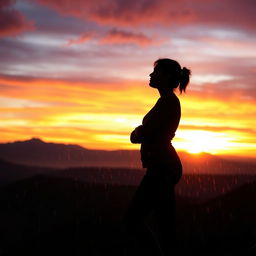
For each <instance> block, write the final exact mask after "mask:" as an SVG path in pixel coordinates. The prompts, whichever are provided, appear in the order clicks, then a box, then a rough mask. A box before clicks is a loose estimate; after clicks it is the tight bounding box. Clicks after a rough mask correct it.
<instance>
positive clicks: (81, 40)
mask: <svg viewBox="0 0 256 256" xmlns="http://www.w3.org/2000/svg"><path fill="white" fill-rule="evenodd" d="M94 36H95V32H86V33H83V34H82V35H81V36H80V37H78V38H77V39H70V40H69V41H68V43H67V46H70V45H73V44H83V43H85V42H87V41H89V40H91V39H93V38H94Z"/></svg>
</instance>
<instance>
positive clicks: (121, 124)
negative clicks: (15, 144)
mask: <svg viewBox="0 0 256 256" xmlns="http://www.w3.org/2000/svg"><path fill="white" fill-rule="evenodd" d="M107 2H109V3H111V5H105V4H103V3H102V2H100V1H88V2H86V3H85V2H84V1H73V2H72V4H71V1H70V3H69V1H50V0H48V1H46V0H41V1H40V0H38V1H35V2H34V3H33V4H32V3H31V2H30V1H17V2H16V4H13V3H12V2H11V1H5V3H3V4H1V6H0V8H1V9H0V14H2V15H5V16H6V17H9V19H6V22H5V23H3V24H2V25H1V26H0V37H1V38H0V52H2V61H1V64H0V66H1V69H0V70H1V72H0V91H1V94H0V132H1V135H2V136H1V138H0V141H1V142H10V141H15V140H25V139H29V138H31V137H39V138H41V139H43V140H45V141H51V142H62V143H76V144H80V145H82V146H84V147H86V148H94V149H139V145H138V144H131V143H130V140H129V136H130V132H131V131H132V130H133V129H134V128H135V127H136V126H138V125H140V124H141V121H142V118H143V116H144V115H145V114H146V113H147V111H149V110H150V108H151V107H152V106H153V105H154V104H155V102H156V101H157V99H158V97H159V95H158V92H157V91H156V90H154V89H152V88H150V87H149V86H148V78H149V77H148V75H149V74H150V73H151V72H152V68H153V62H154V61H155V60H156V59H158V58H161V57H169V58H173V59H176V60H178V61H179V62H180V64H181V65H182V66H186V67H188V68H190V69H191V70H192V80H191V83H190V85H189V87H188V89H187V93H186V94H184V95H181V96H179V94H178V93H177V95H178V96H179V98H180V101H181V105H182V117H181V122H180V126H179V128H178V130H177V132H176V137H175V138H174V140H173V144H174V146H175V147H176V148H177V150H185V151H188V152H191V153H197V152H202V151H204V152H208V153H212V154H227V155H237V156H250V157H255V153H256V141H255V135H256V129H255V127H256V118H255V116H256V109H255V98H256V97H255V96H256V94H255V64H256V52H255V41H256V40H255V39H256V37H255V31H256V30H255V28H254V26H255V25H253V24H252V23H253V22H252V21H253V18H252V17H253V14H252V13H251V9H252V5H254V3H253V2H252V1H248V0H247V1H243V3H241V1H238V0H236V1H233V2H232V8H230V5H229V4H231V2H230V1H227V2H225V3H223V1H220V0H219V1H213V0H212V1H205V2H204V3H201V5H198V3H199V2H200V1H199V0H194V1H183V2H184V3H183V5H182V7H181V6H179V4H178V3H176V4H172V5H171V6H169V4H168V3H169V1H165V0H164V1H154V0H150V1H148V5H147V7H145V4H143V3H144V2H145V1H142V0H140V1H130V4H124V2H123V1H122V2H121V1H118V0H113V1H110V0H109V1H107ZM228 3H229V4H228ZM82 7H83V8H82ZM217 7H218V8H217ZM166 8H167V9H168V8H171V9H172V10H178V11H176V12H174V13H173V16H172V17H169V16H168V15H169V13H170V12H168V10H167V9H166ZM181 8H184V10H183V12H182V11H181ZM79 10H82V11H80V12H79ZM219 10H221V11H220V12H219ZM117 12H118V13H119V14H120V15H115V13H117ZM224 14H225V15H224ZM216 16H217V17H216ZM234 16H236V19H237V20H233V18H232V17H234Z"/></svg>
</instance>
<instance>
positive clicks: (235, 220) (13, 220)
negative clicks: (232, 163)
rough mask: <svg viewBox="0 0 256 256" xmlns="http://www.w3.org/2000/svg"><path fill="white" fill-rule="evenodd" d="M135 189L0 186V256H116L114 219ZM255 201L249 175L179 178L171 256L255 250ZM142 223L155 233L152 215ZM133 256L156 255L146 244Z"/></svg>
mask: <svg viewBox="0 0 256 256" xmlns="http://www.w3.org/2000/svg"><path fill="white" fill-rule="evenodd" d="M240 181H243V182H240ZM220 183H221V185H220ZM223 184H225V186H224V185H223ZM209 187H210V188H211V189H210V190H209ZM135 189H136V185H130V186H129V185H114V184H112V185H110V184H93V183H88V182H85V181H81V180H79V179H74V178H71V177H56V176H49V175H48V176H47V175H37V176H34V177H30V178H27V179H23V180H19V181H15V182H13V183H11V184H8V185H5V186H2V187H1V188H0V201H1V204H0V227H1V228H0V255H1V256H2V255H3V256H9V255H33V256H34V255H55V256H56V255H72V256H77V255H89V256H98V255H99V256H101V255H106V256H107V255H123V254H122V250H121V248H120V247H119V246H118V242H117V241H118V239H119V238H120V236H121V225H120V223H121V220H122V216H123V214H124V212H125V210H126V209H127V207H128V205H129V202H130V200H131V198H132V195H133V193H134V192H135ZM198 191H199V192H200V193H198ZM209 191H210V192H211V193H210V192H209ZM255 198H256V183H255V176H251V177H249V176H246V177H245V176H239V175H238V176H214V175H211V176H209V175H208V176H205V175H193V176H189V175H187V176H186V175H185V176H184V177H183V180H182V182H181V185H179V186H178V187H177V237H178V242H177V244H178V251H179V253H178V254H174V255H188V254H189V255H191V254H195V255H256V248H255V247H254V246H255V244H256V204H255ZM146 222H147V225H148V226H149V227H150V228H151V230H152V231H153V232H154V226H155V222H154V214H152V215H151V216H150V217H149V218H148V220H147V221H146ZM155 232H156V233H157V231H155ZM139 252H140V253H139ZM132 255H156V253H155V252H154V250H153V249H152V247H151V244H148V246H146V247H145V248H139V245H138V248H137V249H136V248H135V252H134V253H132Z"/></svg>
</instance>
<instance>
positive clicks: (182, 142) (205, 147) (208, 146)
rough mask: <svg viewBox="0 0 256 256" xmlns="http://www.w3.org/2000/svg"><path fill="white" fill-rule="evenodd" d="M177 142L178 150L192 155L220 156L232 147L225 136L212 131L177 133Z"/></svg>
mask: <svg viewBox="0 0 256 256" xmlns="http://www.w3.org/2000/svg"><path fill="white" fill-rule="evenodd" d="M177 137H178V138H177V140H175V142H174V144H175V145H176V146H177V148H179V149H182V150H185V151H187V152H189V153H192V154H197V153H201V152H207V153H211V154H218V153H220V152H221V151H223V149H225V148H226V149H227V148H228V147H229V146H230V143H229V140H230V138H227V137H226V135H225V134H222V133H216V132H210V131H200V130H195V131H186V130H184V131H180V132H177Z"/></svg>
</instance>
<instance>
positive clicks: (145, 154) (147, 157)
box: [140, 93, 181, 168]
mask: <svg viewBox="0 0 256 256" xmlns="http://www.w3.org/2000/svg"><path fill="white" fill-rule="evenodd" d="M180 116H181V109H180V102H179V99H178V98H177V96H176V95H175V94H174V93H172V94H170V95H168V96H162V97H160V98H159V99H158V101H157V103H156V104H155V105H154V107H153V108H152V109H151V110H150V111H149V112H148V113H147V114H146V115H145V116H144V118H143V121H142V125H143V126H145V127H149V129H150V128H152V132H151V134H150V136H148V138H147V139H146V140H145V141H144V142H142V143H141V150H140V152H141V161H142V165H143V167H144V168H147V167H150V166H156V165H165V166H170V167H171V166H175V164H176V165H177V163H180V159H179V156H178V154H177V152H176V150H175V148H174V147H173V146H172V144H171V140H172V138H173V137H174V136H175V132H176V130H177V128H178V125H179V121H180ZM157 124H159V125H157Z"/></svg>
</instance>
